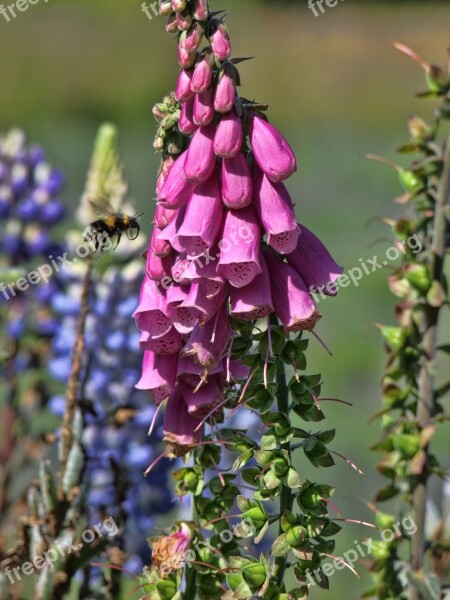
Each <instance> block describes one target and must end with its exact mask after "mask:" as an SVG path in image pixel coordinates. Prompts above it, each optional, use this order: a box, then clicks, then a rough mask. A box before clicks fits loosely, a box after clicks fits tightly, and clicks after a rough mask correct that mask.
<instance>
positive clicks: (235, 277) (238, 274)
mask: <svg viewBox="0 0 450 600" xmlns="http://www.w3.org/2000/svg"><path fill="white" fill-rule="evenodd" d="M260 243H261V233H260V226H259V222H258V217H257V215H256V212H255V209H254V208H253V207H252V206H251V205H250V206H247V207H245V208H241V209H240V210H229V211H228V212H227V215H226V217H225V226H224V231H223V238H222V240H221V248H220V259H219V264H218V267H217V272H218V273H219V275H222V276H223V277H225V279H227V280H228V281H229V282H230V284H231V285H232V286H234V287H238V288H241V287H244V286H246V285H248V284H249V283H251V282H252V281H253V279H254V278H255V277H256V276H257V275H258V274H259V273H261V265H260V251H259V246H260Z"/></svg>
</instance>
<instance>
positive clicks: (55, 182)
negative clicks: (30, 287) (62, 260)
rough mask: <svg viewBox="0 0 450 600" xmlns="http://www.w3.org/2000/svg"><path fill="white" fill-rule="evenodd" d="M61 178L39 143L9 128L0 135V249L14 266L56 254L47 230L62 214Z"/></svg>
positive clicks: (56, 247)
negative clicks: (36, 143) (33, 143)
mask: <svg viewBox="0 0 450 600" xmlns="http://www.w3.org/2000/svg"><path fill="white" fill-rule="evenodd" d="M63 183H64V178H63V175H62V173H61V171H59V170H58V169H55V168H53V167H51V166H50V165H49V164H48V162H47V160H46V157H45V153H44V151H43V150H42V148H40V147H39V146H30V145H28V144H27V140H26V137H25V134H24V133H23V132H22V131H20V130H15V129H14V130H11V131H10V132H8V133H7V134H5V135H1V136H0V221H4V222H6V225H5V227H4V229H3V228H2V232H1V234H0V252H1V253H4V254H5V255H6V256H7V257H8V264H9V265H16V264H17V263H21V262H24V261H28V260H30V259H32V258H34V257H35V256H36V255H42V256H48V255H49V254H52V253H53V254H55V255H58V254H59V247H58V246H57V245H55V243H54V242H53V241H52V237H51V232H50V229H51V228H52V227H53V226H54V225H56V224H57V223H59V222H60V221H61V220H62V218H63V216H64V205H63V203H62V202H61V200H60V199H59V198H58V194H59V193H60V191H61V188H62V185H63Z"/></svg>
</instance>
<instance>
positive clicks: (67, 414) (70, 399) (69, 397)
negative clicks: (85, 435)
mask: <svg viewBox="0 0 450 600" xmlns="http://www.w3.org/2000/svg"><path fill="white" fill-rule="evenodd" d="M92 269H93V263H92V260H90V259H89V260H88V266H87V270H86V273H85V275H84V280H83V291H82V294H81V307H80V318H79V321H78V327H77V335H76V340H75V345H74V348H73V356H72V369H71V371H70V376H69V381H68V383H67V392H66V408H65V411H64V416H63V420H62V424H61V446H60V456H59V458H60V462H61V472H64V470H65V467H66V463H67V458H68V456H69V451H70V447H71V445H72V438H73V436H72V423H73V418H74V414H75V408H76V405H77V399H78V391H79V388H80V373H81V370H82V368H83V354H84V347H85V338H84V333H85V327H86V319H87V316H88V313H89V293H90V290H91V281H92V280H91V277H92Z"/></svg>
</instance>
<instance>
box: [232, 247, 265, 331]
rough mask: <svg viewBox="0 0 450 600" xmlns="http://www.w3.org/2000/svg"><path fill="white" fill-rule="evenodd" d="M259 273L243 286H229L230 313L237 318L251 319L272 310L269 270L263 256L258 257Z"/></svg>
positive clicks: (258, 317)
mask: <svg viewBox="0 0 450 600" xmlns="http://www.w3.org/2000/svg"><path fill="white" fill-rule="evenodd" d="M260 265H261V273H260V274H259V275H257V276H256V277H255V279H254V280H253V281H252V282H251V283H250V284H249V285H246V286H245V287H243V288H231V290H230V303H231V315H232V316H233V317H236V318H237V319H243V320H245V321H253V320H254V319H262V318H263V317H266V316H267V315H268V314H269V313H271V312H273V301H272V291H271V287H270V277H269V271H268V269H267V265H266V261H265V260H264V256H261V258H260Z"/></svg>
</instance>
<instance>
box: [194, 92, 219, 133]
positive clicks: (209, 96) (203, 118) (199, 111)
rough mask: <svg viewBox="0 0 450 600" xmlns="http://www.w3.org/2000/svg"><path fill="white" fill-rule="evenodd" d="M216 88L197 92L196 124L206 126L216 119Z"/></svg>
mask: <svg viewBox="0 0 450 600" xmlns="http://www.w3.org/2000/svg"><path fill="white" fill-rule="evenodd" d="M214 114H215V112H214V89H213V88H211V89H209V90H207V91H206V92H202V93H201V94H195V98H194V109H193V120H194V123H195V124H196V125H199V126H202V127H206V125H209V124H210V123H211V122H212V120H213V119H214Z"/></svg>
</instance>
